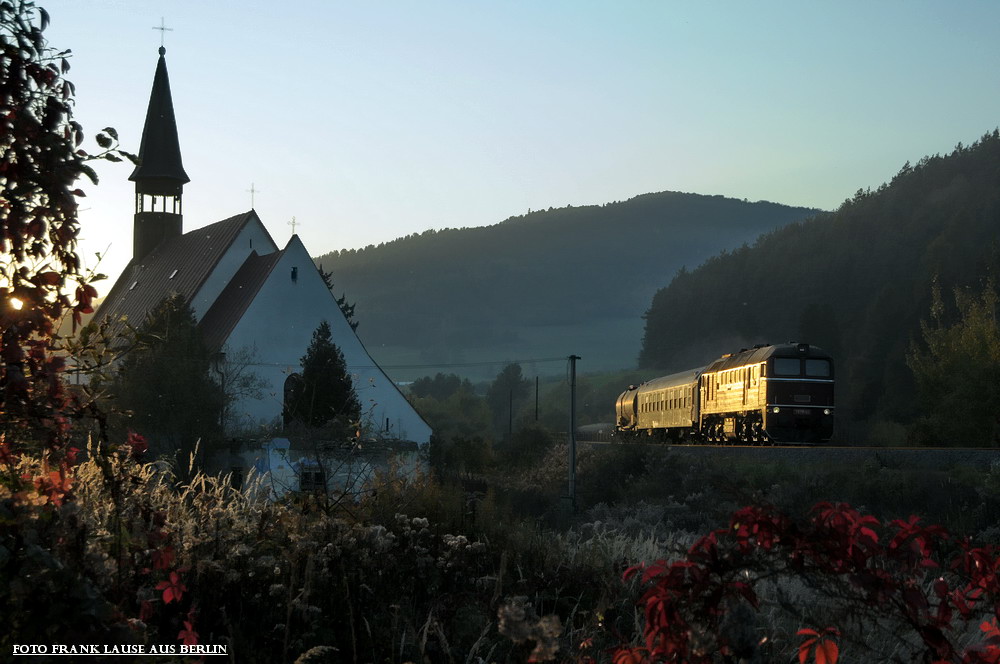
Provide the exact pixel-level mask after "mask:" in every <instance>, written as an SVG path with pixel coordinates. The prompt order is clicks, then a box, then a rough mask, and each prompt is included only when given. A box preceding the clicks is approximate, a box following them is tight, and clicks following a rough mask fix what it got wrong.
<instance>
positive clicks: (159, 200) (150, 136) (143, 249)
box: [128, 46, 190, 260]
mask: <svg viewBox="0 0 1000 664" xmlns="http://www.w3.org/2000/svg"><path fill="white" fill-rule="evenodd" d="M166 52H167V50H166V49H165V48H163V47H162V46H161V47H160V59H159V61H158V62H157V63H156V75H155V76H154V77H153V91H152V92H151V93H150V95H149V109H148V110H147V111H146V124H145V126H144V127H143V129H142V143H140V145H139V164H138V165H137V166H136V167H135V170H134V171H132V175H130V176H129V178H128V179H129V180H131V181H133V182H135V222H134V226H133V231H132V234H133V251H132V258H133V260H139V259H141V258H143V257H145V256H146V255H147V254H148V253H149V252H151V251H152V250H153V249H155V248H156V246H157V245H158V244H160V243H161V242H163V241H164V240H166V239H168V238H171V237H176V236H179V235H180V234H181V233H182V206H181V197H182V194H183V191H184V185H185V184H186V183H187V182H190V178H188V176H187V173H185V172H184V165H183V164H182V163H181V146H180V142H179V141H178V140H177V122H176V121H175V119H174V104H173V100H172V99H171V97H170V80H169V79H168V78H167V62H166V60H165V59H164V57H163V56H164V54H165V53H166Z"/></svg>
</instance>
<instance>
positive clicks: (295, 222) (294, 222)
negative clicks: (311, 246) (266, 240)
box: [288, 217, 302, 235]
mask: <svg viewBox="0 0 1000 664" xmlns="http://www.w3.org/2000/svg"><path fill="white" fill-rule="evenodd" d="M288 225H289V226H291V227H292V235H295V227H296V226H301V225H302V224H300V223H299V222H297V221H295V217H292V220H291V221H289V222H288Z"/></svg>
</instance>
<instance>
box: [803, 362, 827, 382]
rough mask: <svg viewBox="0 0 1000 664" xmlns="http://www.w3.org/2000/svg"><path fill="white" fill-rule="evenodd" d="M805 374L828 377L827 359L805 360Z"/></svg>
mask: <svg viewBox="0 0 1000 664" xmlns="http://www.w3.org/2000/svg"><path fill="white" fill-rule="evenodd" d="M806 375H807V376H812V377H813V378H829V376H830V361H829V360H806Z"/></svg>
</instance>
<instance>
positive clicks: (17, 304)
mask: <svg viewBox="0 0 1000 664" xmlns="http://www.w3.org/2000/svg"><path fill="white" fill-rule="evenodd" d="M10 306H11V307H12V308H13V309H16V310H17V311H20V310H21V307H23V306H24V302H21V301H20V300H19V299H17V298H16V297H12V298H10Z"/></svg>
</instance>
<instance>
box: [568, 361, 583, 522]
mask: <svg viewBox="0 0 1000 664" xmlns="http://www.w3.org/2000/svg"><path fill="white" fill-rule="evenodd" d="M579 359H581V358H580V357H579V356H578V355H570V356H569V506H570V509H571V510H572V511H573V512H576V361H577V360H579Z"/></svg>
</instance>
